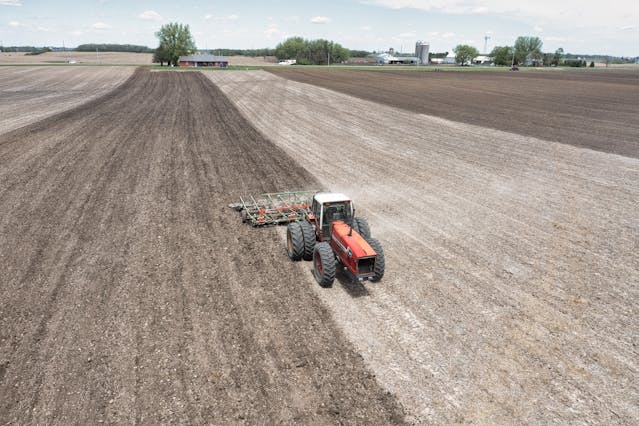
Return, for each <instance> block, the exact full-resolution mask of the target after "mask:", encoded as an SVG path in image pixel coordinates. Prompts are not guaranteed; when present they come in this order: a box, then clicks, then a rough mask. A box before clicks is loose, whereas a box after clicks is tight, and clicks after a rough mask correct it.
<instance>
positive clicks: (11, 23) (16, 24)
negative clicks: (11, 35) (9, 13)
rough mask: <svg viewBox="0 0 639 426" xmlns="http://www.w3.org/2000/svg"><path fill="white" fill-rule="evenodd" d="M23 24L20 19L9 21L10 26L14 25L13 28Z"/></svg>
mask: <svg viewBox="0 0 639 426" xmlns="http://www.w3.org/2000/svg"><path fill="white" fill-rule="evenodd" d="M21 25H22V24H21V23H20V22H18V21H11V22H9V26H10V27H13V28H18V27H19V26H21Z"/></svg>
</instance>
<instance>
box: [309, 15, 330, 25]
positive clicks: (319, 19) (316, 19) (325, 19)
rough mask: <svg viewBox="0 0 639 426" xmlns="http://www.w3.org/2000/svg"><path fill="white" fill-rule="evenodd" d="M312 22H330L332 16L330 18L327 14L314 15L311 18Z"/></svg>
mask: <svg viewBox="0 0 639 426" xmlns="http://www.w3.org/2000/svg"><path fill="white" fill-rule="evenodd" d="M311 22H312V23H313V24H330V23H331V18H328V17H326V16H314V17H312V18H311Z"/></svg>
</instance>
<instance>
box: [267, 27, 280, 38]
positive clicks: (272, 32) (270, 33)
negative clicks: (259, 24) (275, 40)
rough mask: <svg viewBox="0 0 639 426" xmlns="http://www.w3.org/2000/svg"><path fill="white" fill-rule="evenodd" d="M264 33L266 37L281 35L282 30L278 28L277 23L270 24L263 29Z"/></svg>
mask: <svg viewBox="0 0 639 426" xmlns="http://www.w3.org/2000/svg"><path fill="white" fill-rule="evenodd" d="M264 35H265V36H266V37H268V38H272V37H281V36H282V35H283V33H282V30H280V28H279V27H278V26H277V25H275V24H272V25H270V26H269V27H268V28H267V29H266V30H264Z"/></svg>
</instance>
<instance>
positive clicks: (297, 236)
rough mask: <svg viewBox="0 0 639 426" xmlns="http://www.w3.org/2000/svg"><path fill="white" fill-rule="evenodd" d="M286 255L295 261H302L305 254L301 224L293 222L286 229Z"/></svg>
mask: <svg viewBox="0 0 639 426" xmlns="http://www.w3.org/2000/svg"><path fill="white" fill-rule="evenodd" d="M286 253H287V254H288V257H290V258H291V260H293V261H298V260H301V259H302V255H303V254H304V236H303V235H302V227H301V226H300V224H299V222H291V223H289V224H288V226H287V227H286Z"/></svg>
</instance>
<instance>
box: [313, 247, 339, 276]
mask: <svg viewBox="0 0 639 426" xmlns="http://www.w3.org/2000/svg"><path fill="white" fill-rule="evenodd" d="M313 275H314V276H315V281H317V283H318V284H319V285H321V286H322V287H330V286H332V285H333V281H335V255H334V254H333V249H332V248H331V246H330V245H329V244H328V243H327V242H325V241H323V242H321V243H317V244H315V250H313Z"/></svg>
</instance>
